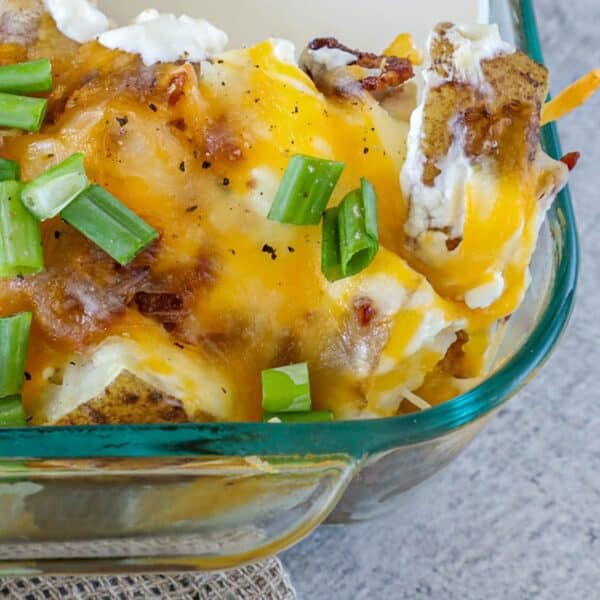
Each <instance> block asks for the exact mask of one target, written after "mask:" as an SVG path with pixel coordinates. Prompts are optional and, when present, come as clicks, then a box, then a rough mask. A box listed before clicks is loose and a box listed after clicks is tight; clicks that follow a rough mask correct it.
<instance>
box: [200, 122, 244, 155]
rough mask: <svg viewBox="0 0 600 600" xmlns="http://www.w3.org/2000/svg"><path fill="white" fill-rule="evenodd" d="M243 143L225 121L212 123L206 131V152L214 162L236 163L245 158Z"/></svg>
mask: <svg viewBox="0 0 600 600" xmlns="http://www.w3.org/2000/svg"><path fill="white" fill-rule="evenodd" d="M241 146H242V142H241V140H240V139H239V138H238V136H237V135H236V134H235V133H234V132H233V129H232V127H231V126H230V125H228V124H227V122H225V121H224V120H219V121H216V122H214V123H210V124H209V125H207V126H206V128H205V129H204V152H205V155H206V157H207V158H212V159H214V160H230V161H236V160H241V159H242V158H243V156H244V155H243V152H242V147H241Z"/></svg>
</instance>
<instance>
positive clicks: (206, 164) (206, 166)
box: [202, 160, 211, 169]
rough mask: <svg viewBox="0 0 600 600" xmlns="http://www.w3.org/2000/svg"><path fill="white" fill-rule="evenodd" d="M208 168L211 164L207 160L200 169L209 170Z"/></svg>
mask: <svg viewBox="0 0 600 600" xmlns="http://www.w3.org/2000/svg"><path fill="white" fill-rule="evenodd" d="M210 167H211V164H210V162H209V161H208V160H205V161H204V162H203V163H202V168H203V169H210Z"/></svg>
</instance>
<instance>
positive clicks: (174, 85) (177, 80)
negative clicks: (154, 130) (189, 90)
mask: <svg viewBox="0 0 600 600" xmlns="http://www.w3.org/2000/svg"><path fill="white" fill-rule="evenodd" d="M186 81H187V75H186V72H185V71H183V70H182V71H179V72H177V73H176V74H175V75H173V77H171V81H169V85H168V87H167V104H168V105H169V106H175V105H176V104H177V103H178V102H179V100H180V99H181V97H182V96H183V95H184V94H185V84H186Z"/></svg>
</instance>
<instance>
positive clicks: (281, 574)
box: [0, 558, 296, 600]
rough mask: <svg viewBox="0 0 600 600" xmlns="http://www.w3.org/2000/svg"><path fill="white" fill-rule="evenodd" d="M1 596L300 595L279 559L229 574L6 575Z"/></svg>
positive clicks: (269, 599) (215, 598)
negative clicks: (12, 576) (7, 576)
mask: <svg viewBox="0 0 600 600" xmlns="http://www.w3.org/2000/svg"><path fill="white" fill-rule="evenodd" d="M0 598H18V599H19V600H38V599H39V600H53V599H54V598H56V599H58V598H60V599H61V600H64V599H68V598H77V599H81V600H129V599H130V598H135V599H139V598H169V599H173V600H178V599H179V598H181V599H188V598H189V600H238V599H240V600H250V599H251V600H294V599H295V598H296V594H295V592H294V588H293V587H292V585H291V583H290V580H289V578H288V576H287V574H286V573H285V571H284V569H283V567H282V565H281V563H280V562H279V560H277V559H276V558H272V559H269V560H266V561H264V562H262V563H259V564H256V565H249V566H247V567H242V568H240V569H235V570H233V571H227V572H224V573H208V574H197V573H187V574H181V575H123V576H103V577H31V578H29V577H27V578H25V577H15V578H5V579H0Z"/></svg>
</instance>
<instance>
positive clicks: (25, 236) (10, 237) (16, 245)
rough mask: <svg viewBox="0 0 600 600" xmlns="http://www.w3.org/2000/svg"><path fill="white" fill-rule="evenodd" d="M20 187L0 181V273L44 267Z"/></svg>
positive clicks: (38, 237)
mask: <svg viewBox="0 0 600 600" xmlns="http://www.w3.org/2000/svg"><path fill="white" fill-rule="evenodd" d="M21 188H22V184H21V183H19V182H18V181H2V182H0V277H15V276H17V275H32V274H34V273H39V272H40V271H43V270H44V256H43V253H42V233H41V228H40V223H39V221H37V220H36V218H35V217H34V216H33V215H32V214H31V213H30V212H29V211H28V210H27V209H26V208H25V206H23V203H22V202H21ZM1 364H2V363H1V362H0V365H1Z"/></svg>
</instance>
